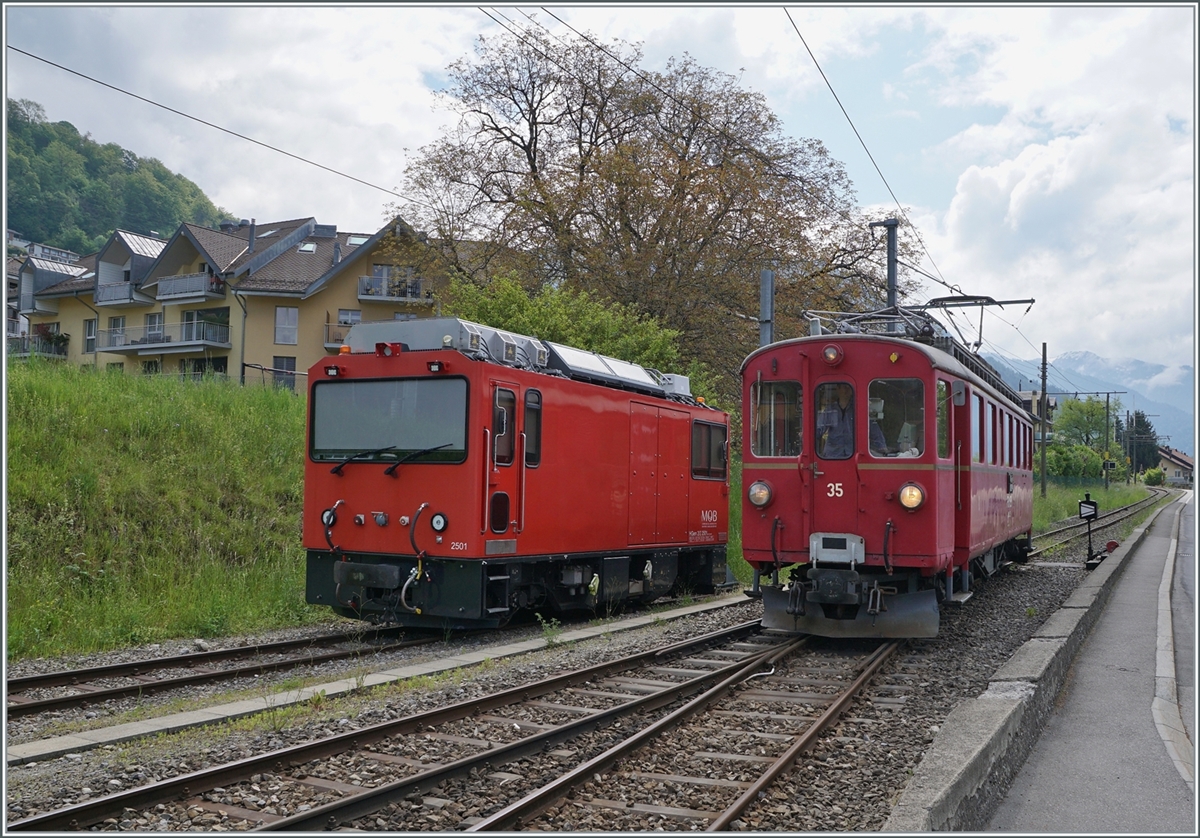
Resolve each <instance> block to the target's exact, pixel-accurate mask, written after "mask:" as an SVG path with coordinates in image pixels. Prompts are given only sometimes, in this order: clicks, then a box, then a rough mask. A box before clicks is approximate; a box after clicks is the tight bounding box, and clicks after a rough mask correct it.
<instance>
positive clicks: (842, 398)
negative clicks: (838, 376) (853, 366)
mask: <svg viewBox="0 0 1200 838" xmlns="http://www.w3.org/2000/svg"><path fill="white" fill-rule="evenodd" d="M816 397H817V456H818V457H821V458H822V459H825V460H845V459H849V458H850V457H851V456H852V455H853V454H854V386H853V385H852V384H850V382H848V381H834V382H831V383H829V384H821V385H818V387H817V392H816Z"/></svg>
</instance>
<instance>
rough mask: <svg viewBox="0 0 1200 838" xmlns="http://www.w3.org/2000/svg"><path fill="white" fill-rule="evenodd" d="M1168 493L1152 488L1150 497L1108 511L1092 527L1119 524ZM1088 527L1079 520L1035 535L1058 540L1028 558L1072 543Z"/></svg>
mask: <svg viewBox="0 0 1200 838" xmlns="http://www.w3.org/2000/svg"><path fill="white" fill-rule="evenodd" d="M1167 494H1169V493H1168V492H1167V490H1165V489H1151V494H1150V496H1149V497H1146V498H1143V499H1142V500H1140V501H1137V502H1136V503H1132V504H1130V505H1129V506H1122V507H1118V508H1117V509H1114V510H1112V511H1110V512H1107V513H1105V514H1103V515H1100V516H1099V517H1097V518H1096V519H1095V520H1093V521H1092V529H1093V531H1094V530H1096V529H1097V528H1103V527H1109V526H1112V525H1114V524H1119V523H1121V522H1122V521H1124V520H1126V519H1128V518H1132V517H1133V516H1134V515H1137V514H1138V513H1140V512H1143V511H1145V510H1146V509H1149V508H1150V507H1152V506H1154V504H1156V503H1158V502H1159V501H1160V500H1162V498H1163V497H1164V496H1166V495H1167ZM1087 528H1088V522H1087V521H1077V522H1075V523H1072V524H1067V525H1065V526H1061V527H1056V528H1054V529H1051V530H1047V531H1046V532H1043V533H1039V534H1037V535H1035V536H1034V537H1033V538H1034V541H1043V542H1044V541H1045V540H1046V539H1057V540H1054V541H1051V542H1050V543H1048V544H1047V543H1043V544H1041V545H1040V546H1039V547H1037V548H1036V549H1034V550H1032V551H1031V552H1030V553H1029V555H1028V558H1031V559H1032V558H1034V557H1036V556H1041V555H1043V554H1045V553H1047V552H1049V551H1051V550H1054V549H1056V548H1059V547H1062V546H1064V545H1066V544H1070V543H1072V542H1074V541H1076V540H1077V539H1079V538H1082V537H1084V536H1086V535H1087ZM1064 534H1067V535H1066V536H1065V537H1062V538H1060V536H1063V535H1064Z"/></svg>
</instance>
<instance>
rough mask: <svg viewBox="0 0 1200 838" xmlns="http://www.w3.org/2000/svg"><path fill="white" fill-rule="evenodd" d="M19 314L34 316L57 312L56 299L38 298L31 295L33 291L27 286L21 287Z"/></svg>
mask: <svg viewBox="0 0 1200 838" xmlns="http://www.w3.org/2000/svg"><path fill="white" fill-rule="evenodd" d="M20 311H21V314H24V315H25V316H27V317H36V316H40V315H46V314H58V300H55V299H49V300H45V299H39V298H38V297H35V296H34V295H33V291H32V290H31V289H29V288H25V287H22V288H21V309H20Z"/></svg>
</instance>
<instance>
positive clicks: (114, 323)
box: [108, 315, 125, 346]
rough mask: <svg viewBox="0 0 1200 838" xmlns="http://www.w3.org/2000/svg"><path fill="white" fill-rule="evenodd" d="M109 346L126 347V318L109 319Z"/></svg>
mask: <svg viewBox="0 0 1200 838" xmlns="http://www.w3.org/2000/svg"><path fill="white" fill-rule="evenodd" d="M108 345H109V346H124V345H125V317H124V315H122V316H121V317H110V318H108Z"/></svg>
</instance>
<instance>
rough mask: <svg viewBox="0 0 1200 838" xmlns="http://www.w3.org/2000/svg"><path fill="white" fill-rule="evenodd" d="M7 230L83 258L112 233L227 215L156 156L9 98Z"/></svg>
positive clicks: (212, 221)
mask: <svg viewBox="0 0 1200 838" xmlns="http://www.w3.org/2000/svg"><path fill="white" fill-rule="evenodd" d="M7 137H8V156H7V159H8V184H7V190H8V221H7V224H8V227H9V228H10V229H13V230H16V231H18V232H19V233H21V235H23V236H24V237H25V238H27V239H29V240H30V241H35V242H41V243H43V244H47V245H50V246H52V247H61V248H65V249H67V250H73V251H75V252H76V253H80V254H86V253H92V252H94V251H95V250H98V249H99V248H100V247H101V245H103V244H104V242H105V241H106V240H107V239H108V236H109V235H110V234H111V233H112V231H113V230H114V229H116V228H118V227H119V228H121V229H125V230H129V231H131V232H134V233H141V234H143V235H149V234H150V233H151V231H160V232H164V233H166V232H173V231H174V230H175V229H176V228H177V227H178V226H179V224H180V223H181V222H184V221H189V222H192V223H194V224H202V225H205V226H209V227H215V226H217V225H218V224H219V223H220V222H221V221H223V220H226V219H231V218H232V217H233V216H232V215H230V214H229V213H228V212H226V211H225V210H222V209H219V208H218V207H216V206H214V205H213V203H212V201H210V200H209V199H208V198H207V197H206V196H205V195H204V193H203V192H202V191H201V190H200V187H198V186H197V185H196V184H194V183H192V182H191V181H190V180H188V179H187V178H185V177H182V176H181V175H177V174H174V173H173V172H171V171H170V170H168V169H167V168H166V167H165V166H164V165H163V164H162V163H161V162H159V161H158V160H155V159H154V158H140V157H138V156H137V155H136V154H134V153H133V152H130V151H126V150H125V149H123V148H121V147H120V146H119V145H117V144H115V143H107V144H104V145H101V144H100V143H97V142H95V141H94V140H92V139H91V137H90V136H87V135H85V136H81V135H80V134H79V131H78V130H76V128H75V126H74V125H72V124H71V123H69V122H48V121H47V120H46V113H45V111H44V110H43V109H42V107H41V105H39V104H37V103H36V102H31V101H29V100H28V99H17V100H13V99H9V100H8V134H7Z"/></svg>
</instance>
